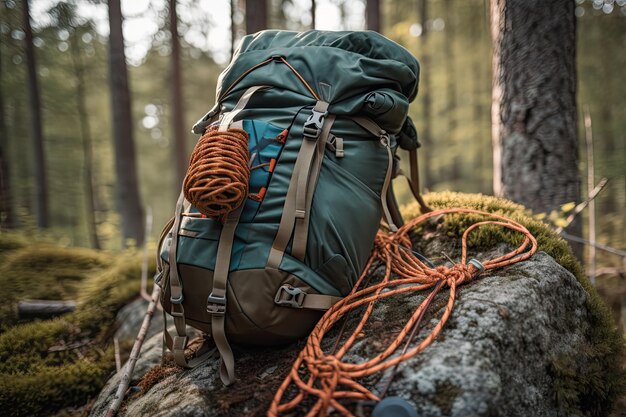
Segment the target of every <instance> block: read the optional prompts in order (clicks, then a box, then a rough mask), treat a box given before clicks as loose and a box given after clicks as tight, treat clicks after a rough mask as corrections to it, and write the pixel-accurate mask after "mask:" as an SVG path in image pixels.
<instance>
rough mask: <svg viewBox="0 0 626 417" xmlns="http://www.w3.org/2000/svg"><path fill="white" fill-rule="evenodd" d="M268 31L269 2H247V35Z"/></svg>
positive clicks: (259, 0)
mask: <svg viewBox="0 0 626 417" xmlns="http://www.w3.org/2000/svg"><path fill="white" fill-rule="evenodd" d="M264 29H267V0H246V33H255V32H258V31H260V30H264Z"/></svg>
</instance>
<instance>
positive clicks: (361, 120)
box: [350, 116, 387, 138]
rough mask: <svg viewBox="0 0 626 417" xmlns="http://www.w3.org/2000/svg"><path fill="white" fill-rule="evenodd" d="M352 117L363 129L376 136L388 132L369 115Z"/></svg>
mask: <svg viewBox="0 0 626 417" xmlns="http://www.w3.org/2000/svg"><path fill="white" fill-rule="evenodd" d="M350 119H351V120H352V121H353V122H355V123H356V124H358V125H359V126H361V127H362V128H363V129H365V130H367V131H368V132H370V133H371V134H372V135H374V136H376V137H377V138H379V137H381V136H382V135H384V134H386V133H387V132H385V130H384V129H382V128H381V127H380V126H378V124H377V123H376V122H375V121H373V120H372V119H370V118H369V117H364V116H355V117H351V118H350Z"/></svg>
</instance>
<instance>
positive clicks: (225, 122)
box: [218, 85, 272, 132]
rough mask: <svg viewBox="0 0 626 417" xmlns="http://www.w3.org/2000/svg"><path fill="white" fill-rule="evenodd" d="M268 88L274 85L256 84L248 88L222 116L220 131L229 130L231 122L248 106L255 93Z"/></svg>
mask: <svg viewBox="0 0 626 417" xmlns="http://www.w3.org/2000/svg"><path fill="white" fill-rule="evenodd" d="M268 88H272V87H270V86H268V85H255V86H253V87H250V88H248V89H247V90H246V91H245V93H243V95H242V96H241V97H240V98H239V101H238V102H237V104H236V105H235V107H234V108H233V109H232V110H231V111H229V112H228V113H226V114H225V115H224V117H223V118H222V121H221V122H220V127H219V129H218V131H220V132H225V131H226V130H228V128H229V127H230V125H231V123H232V122H233V120H235V117H237V115H238V114H239V112H241V111H242V110H243V109H245V108H246V106H247V105H248V101H250V98H252V96H253V95H254V93H256V92H257V91H260V90H265V89H268Z"/></svg>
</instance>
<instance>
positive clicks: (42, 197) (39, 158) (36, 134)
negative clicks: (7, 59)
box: [22, 0, 48, 229]
mask: <svg viewBox="0 0 626 417" xmlns="http://www.w3.org/2000/svg"><path fill="white" fill-rule="evenodd" d="M28 1H29V0H22V4H23V10H24V35H25V38H24V42H25V48H26V67H27V70H28V82H27V84H28V101H29V106H30V114H31V122H30V129H31V138H32V143H33V155H34V157H35V158H34V164H35V167H34V170H35V186H36V199H35V200H36V205H35V207H36V211H37V226H38V227H39V228H41V229H44V228H47V227H48V179H47V176H46V155H45V150H44V145H43V127H42V122H41V100H40V96H39V83H38V79H37V64H36V62H35V46H34V45H33V31H32V28H31V26H30V8H29V4H28Z"/></svg>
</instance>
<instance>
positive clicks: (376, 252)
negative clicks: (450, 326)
mask: <svg viewBox="0 0 626 417" xmlns="http://www.w3.org/2000/svg"><path fill="white" fill-rule="evenodd" d="M452 213H466V214H472V215H480V216H483V217H485V218H486V219H487V220H485V221H481V222H478V223H475V224H473V225H471V226H470V227H468V228H467V229H466V231H465V232H464V233H463V236H462V238H461V244H462V252H461V260H460V262H459V263H456V264H454V265H453V266H451V267H448V266H445V265H441V266H437V267H434V268H431V267H430V266H428V265H426V264H424V263H423V262H422V261H421V260H420V258H419V257H418V256H417V255H415V254H414V253H413V252H412V250H411V249H410V248H412V247H413V244H412V242H411V240H410V237H409V232H410V231H412V230H414V229H415V227H416V226H417V225H418V224H420V223H422V222H424V221H426V220H428V219H431V218H435V217H437V216H442V215H446V214H452ZM487 224H491V225H498V226H502V227H505V228H508V229H511V230H513V231H516V232H518V233H521V234H522V235H523V236H524V241H523V242H522V244H521V245H520V246H519V247H518V248H517V249H515V250H513V251H511V252H509V253H508V254H506V255H503V256H500V257H498V258H496V259H490V260H487V261H485V262H480V261H478V260H476V259H471V260H470V261H469V262H468V261H467V237H468V235H469V233H470V232H471V231H472V230H475V229H476V228H478V227H479V226H483V225H487ZM536 251H537V240H536V239H535V237H534V236H533V235H532V234H531V233H530V232H529V231H528V230H527V229H526V228H525V227H524V226H522V225H521V224H519V223H517V222H515V221H513V220H510V219H507V218H506V217H503V216H500V215H497V214H493V213H486V212H482V211H478V210H472V209H460V208H457V209H445V210H437V211H432V212H429V213H425V214H423V215H421V216H419V217H417V218H415V219H413V220H411V221H409V222H407V223H406V224H405V225H404V226H402V227H401V228H400V229H399V230H398V231H397V232H395V233H383V232H380V231H379V233H378V235H377V236H376V239H375V241H374V248H373V250H372V255H371V257H370V259H369V260H368V261H367V264H366V266H365V269H364V270H363V273H362V274H361V276H360V278H359V279H358V280H357V282H356V284H355V286H354V288H353V290H352V291H351V292H350V294H348V296H346V297H345V298H343V299H342V300H341V301H340V302H339V303H337V304H335V305H334V306H333V307H331V308H330V309H329V310H328V311H327V312H326V314H324V316H323V317H322V318H321V319H320V321H319V322H318V323H317V325H316V326H315V328H314V329H313V331H312V332H311V334H310V336H309V338H308V340H307V343H306V346H305V348H304V349H303V350H302V352H300V355H299V356H298V359H297V360H296V361H295V363H294V364H293V367H292V368H291V372H290V373H289V375H287V377H286V378H285V380H284V381H283V383H282V384H281V386H280V387H279V388H278V390H277V391H276V395H275V396H274V400H273V401H272V404H271V405H270V409H269V410H268V412H267V415H268V417H277V416H279V415H281V414H284V413H293V411H294V410H295V408H296V407H297V406H298V405H299V404H300V403H301V402H302V400H303V399H304V398H305V397H307V396H311V397H314V399H315V403H314V404H313V405H312V406H311V408H310V410H309V411H308V413H307V414H306V416H307V417H315V416H318V417H324V416H326V415H327V414H328V410H329V407H330V408H332V409H333V410H334V411H335V412H336V413H337V414H339V415H342V416H344V417H353V414H352V413H351V412H350V411H349V410H348V409H347V408H346V407H344V406H343V405H342V404H341V403H340V402H339V400H342V399H349V400H370V401H372V400H374V401H378V400H379V399H380V398H379V397H378V396H377V395H375V394H373V393H372V392H370V391H369V390H368V389H367V388H365V387H364V386H363V385H361V384H360V383H359V382H357V380H358V379H360V378H365V377H368V376H371V375H373V374H375V373H377V372H381V371H384V370H386V369H389V368H392V367H394V368H395V367H397V366H398V365H399V364H400V363H401V362H403V361H405V360H407V359H409V358H411V357H413V356H415V355H417V354H419V353H420V352H422V351H423V350H424V349H426V348H427V347H428V346H429V345H430V344H431V343H432V342H433V340H435V339H436V338H437V336H438V335H439V334H440V332H441V330H442V329H443V327H444V325H445V323H446V321H447V320H448V318H449V317H450V314H452V310H453V308H454V301H455V299H456V289H457V287H458V286H459V285H461V284H464V283H467V282H469V281H471V280H473V279H476V278H477V277H478V276H479V275H480V274H481V273H482V272H483V271H485V270H490V269H494V268H500V267H503V266H507V265H512V264H514V263H516V262H520V261H523V260H526V259H528V258H530V257H531V256H532V255H533V254H534V253H535V252H536ZM377 263H378V264H382V265H385V266H386V269H385V275H384V277H383V278H382V280H381V281H380V282H378V283H372V284H369V282H368V284H362V283H363V282H364V279H365V277H366V276H367V275H368V273H369V272H370V268H371V267H372V265H374V264H377ZM392 275H393V276H394V277H395V278H394V279H392ZM445 286H447V287H449V294H448V296H447V297H448V302H447V304H446V306H445V308H444V310H443V313H442V315H441V317H440V318H439V322H438V323H437V324H436V325H435V326H434V327H433V328H432V329H431V330H430V333H429V334H427V335H426V336H425V337H424V338H423V339H421V341H420V342H419V343H417V342H415V343H413V337H414V336H415V335H416V334H418V333H419V332H418V330H419V329H420V325H421V321H422V318H423V317H424V314H425V312H426V310H427V309H428V307H429V306H430V305H431V304H432V302H433V300H434V299H435V296H436V295H437V294H438V293H439V292H440V290H442V289H443V288H444V287H445ZM424 290H430V293H429V294H428V296H427V297H426V298H425V299H424V301H423V302H422V303H421V304H420V305H419V306H418V307H417V308H416V310H415V311H414V312H413V314H412V315H411V316H410V317H409V318H408V320H407V322H406V324H405V325H404V327H403V328H402V329H401V330H400V331H399V332H398V334H397V336H396V338H395V339H394V340H393V341H391V343H390V344H389V346H388V347H387V348H385V349H384V351H383V352H381V353H379V354H378V355H377V356H375V357H374V358H372V359H370V360H366V361H362V362H360V363H351V362H348V361H344V360H343V357H344V355H345V354H346V353H348V352H349V351H350V349H351V348H352V347H354V344H355V343H356V341H357V339H358V338H359V335H360V334H361V332H362V331H363V328H364V327H365V325H366V323H367V321H368V320H369V318H370V316H371V314H372V311H373V310H374V304H375V303H376V302H377V301H378V300H380V299H383V298H388V297H392V296H394V295H398V294H406V293H409V292H420V291H424ZM359 307H366V309H365V312H364V313H363V315H362V316H361V317H360V320H359V321H358V324H357V325H356V326H355V328H354V329H353V330H352V334H351V335H350V336H349V337H343V329H342V330H341V331H340V334H339V336H337V338H338V341H339V340H345V341H344V342H343V346H339V343H338V342H336V343H335V346H334V347H333V348H332V349H331V351H329V352H325V351H324V350H323V349H322V347H321V346H322V341H323V339H324V337H325V336H326V334H327V333H328V331H330V330H331V328H332V327H333V325H334V324H336V323H337V322H338V321H340V320H341V319H342V318H343V317H345V315H346V314H349V313H350V312H351V311H352V310H354V309H357V308H359ZM415 344H417V345H416V346H413V345H415ZM303 365H304V367H303ZM303 368H306V369H303ZM306 370H308V377H306V376H305V374H304V373H303V372H304V371H306ZM394 373H395V370H394V371H392V377H393V375H394ZM390 383H391V378H390V379H389V381H388V383H387V388H388V387H389V384H390ZM292 385H295V386H296V387H297V389H298V390H299V393H298V394H296V395H295V396H294V397H293V398H292V399H291V400H288V401H286V402H284V401H283V397H284V396H285V395H286V393H287V391H288V388H289V387H290V386H292ZM387 388H385V389H384V390H383V391H382V393H380V394H379V395H380V396H381V397H382V396H384V394H385V392H386V390H387ZM315 397H316V398H315Z"/></svg>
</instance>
